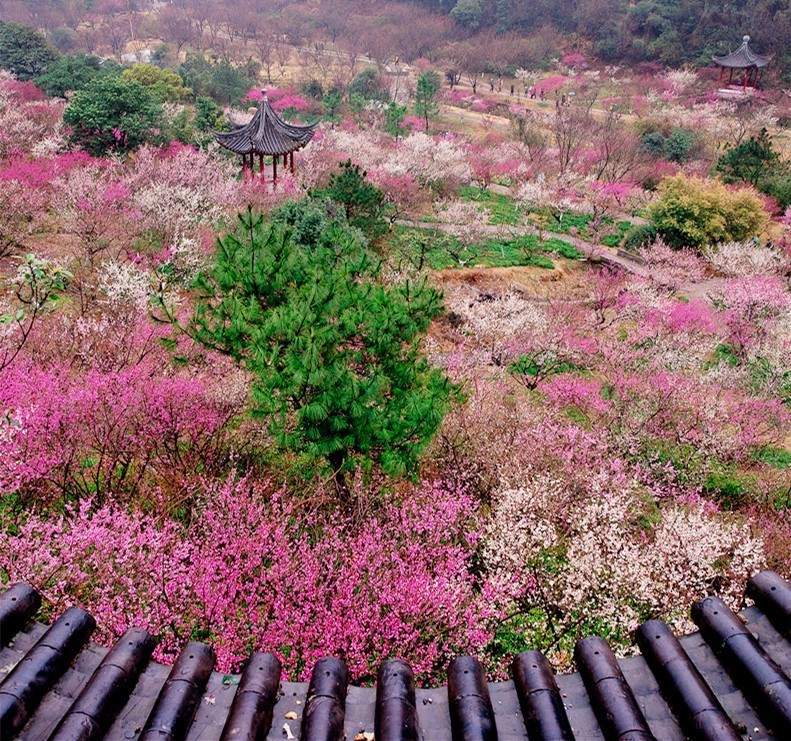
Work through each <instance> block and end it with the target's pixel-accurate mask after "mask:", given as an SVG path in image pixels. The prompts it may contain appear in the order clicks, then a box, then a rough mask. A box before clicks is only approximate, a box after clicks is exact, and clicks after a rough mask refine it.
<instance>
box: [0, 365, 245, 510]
mask: <svg viewBox="0 0 791 741" xmlns="http://www.w3.org/2000/svg"><path fill="white" fill-rule="evenodd" d="M229 406H230V408H229ZM229 406H226V405H225V404H223V403H221V402H218V401H216V400H215V399H214V398H213V397H211V396H210V395H209V394H208V392H207V387H206V384H205V383H204V382H203V381H201V380H198V379H194V378H179V377H168V376H164V375H162V373H161V371H158V372H157V370H155V366H154V364H153V363H151V362H143V363H140V364H139V365H137V366H132V367H127V368H124V369H122V370H120V371H99V370H89V371H87V372H86V373H84V374H81V375H78V374H74V373H71V372H70V371H69V368H68V367H66V366H55V367H53V368H50V369H45V368H41V367H36V366H34V365H32V364H29V365H27V366H26V365H24V364H21V363H20V364H15V365H12V366H9V367H8V368H6V369H5V370H3V371H2V373H0V414H1V415H2V416H0V491H2V492H3V493H4V494H13V493H17V494H19V495H20V496H23V497H24V496H25V495H32V494H35V495H36V496H37V500H38V501H39V502H44V501H47V499H48V498H49V497H50V496H53V495H58V494H66V495H74V494H77V495H99V496H100V498H103V497H104V496H105V495H108V494H109V493H110V491H111V490H113V491H114V492H115V493H120V492H121V491H127V492H136V491H139V490H141V489H145V488H146V484H147V482H149V481H158V482H160V483H163V482H169V483H173V484H174V485H176V486H178V484H179V480H180V478H182V477H184V478H188V477H189V476H190V475H191V474H192V473H193V472H194V470H195V468H196V467H198V466H200V467H205V466H210V465H211V463H212V461H213V460H216V457H217V455H218V452H219V447H220V445H221V443H222V441H223V439H224V429H225V425H226V423H227V422H228V419H229V417H230V416H232V415H233V414H234V413H235V412H237V411H238V410H237V409H234V408H233V406H232V405H229Z"/></svg>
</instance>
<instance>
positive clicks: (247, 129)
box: [212, 90, 318, 155]
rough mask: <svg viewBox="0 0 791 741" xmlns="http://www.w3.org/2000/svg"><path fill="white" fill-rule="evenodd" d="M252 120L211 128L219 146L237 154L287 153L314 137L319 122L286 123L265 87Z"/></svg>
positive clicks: (302, 145) (299, 147)
mask: <svg viewBox="0 0 791 741" xmlns="http://www.w3.org/2000/svg"><path fill="white" fill-rule="evenodd" d="M261 92H262V95H261V103H260V105H259V106H258V110H257V111H256V112H255V115H254V116H253V118H252V119H251V120H250V122H249V123H246V124H244V125H243V126H237V127H236V128H235V129H233V130H232V131H227V132H219V131H212V134H214V138H215V139H216V140H217V142H218V143H219V144H220V146H222V147H225V148H226V149H229V150H231V151H232V152H235V153H236V154H250V153H251V152H252V153H254V154H267V155H272V154H288V153H289V152H293V151H294V150H297V149H301V148H302V147H304V146H305V145H306V144H307V143H308V142H309V141H310V140H311V139H312V138H313V134H314V133H315V131H316V127H317V126H318V123H315V124H310V125H308V126H298V125H296V124H290V123H286V122H285V121H284V120H283V119H282V118H280V116H279V115H278V114H277V112H276V111H275V109H274V108H272V105H271V104H270V102H269V100H268V98H267V96H266V90H262V91H261Z"/></svg>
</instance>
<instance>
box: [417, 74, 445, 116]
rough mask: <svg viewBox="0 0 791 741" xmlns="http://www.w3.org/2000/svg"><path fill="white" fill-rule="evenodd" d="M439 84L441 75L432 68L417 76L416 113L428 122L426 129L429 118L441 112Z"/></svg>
mask: <svg viewBox="0 0 791 741" xmlns="http://www.w3.org/2000/svg"><path fill="white" fill-rule="evenodd" d="M439 86H440V76H439V75H438V74H437V73H436V72H433V71H431V70H429V71H427V72H424V73H423V74H422V75H420V77H418V78H417V89H416V91H415V113H416V114H417V115H418V116H420V118H422V119H423V120H424V121H425V122H426V131H428V124H429V119H430V118H431V117H432V116H436V115H437V113H439V105H437V93H439Z"/></svg>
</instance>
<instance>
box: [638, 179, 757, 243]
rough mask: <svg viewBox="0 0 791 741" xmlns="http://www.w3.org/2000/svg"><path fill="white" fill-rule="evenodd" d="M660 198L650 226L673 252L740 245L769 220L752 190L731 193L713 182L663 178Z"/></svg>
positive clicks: (654, 208)
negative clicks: (713, 245)
mask: <svg viewBox="0 0 791 741" xmlns="http://www.w3.org/2000/svg"><path fill="white" fill-rule="evenodd" d="M659 194H660V197H659V199H658V200H657V201H656V202H655V203H653V204H652V205H651V207H650V211H649V212H650V217H651V223H652V225H653V226H654V228H655V229H656V231H657V232H658V233H659V234H660V235H661V236H662V237H663V238H664V239H665V241H666V242H667V243H668V244H670V246H671V247H675V248H681V247H693V248H698V249H699V248H701V247H704V246H706V245H710V244H719V243H720V242H727V241H733V242H738V241H743V240H745V239H748V238H749V237H751V236H752V235H754V234H758V233H760V232H761V230H762V229H763V228H764V227H765V226H766V224H767V222H768V220H769V215H768V214H767V212H766V210H765V208H764V205H763V201H762V199H761V198H760V196H759V195H758V194H757V193H756V192H755V191H754V190H753V189H752V188H742V189H740V190H731V189H729V188H727V187H726V186H725V185H723V184H722V183H720V182H717V181H716V180H704V179H702V178H698V177H687V176H686V175H684V174H679V175H676V176H673V177H668V178H665V179H664V180H663V181H662V182H661V183H660V185H659Z"/></svg>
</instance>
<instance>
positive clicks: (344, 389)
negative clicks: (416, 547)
mask: <svg viewBox="0 0 791 741" xmlns="http://www.w3.org/2000/svg"><path fill="white" fill-rule="evenodd" d="M378 273H379V262H378V261H377V260H376V259H375V258H374V257H373V255H372V254H371V253H370V252H369V251H368V249H367V247H366V245H365V242H364V240H363V239H362V238H361V237H360V235H359V233H358V232H357V231H356V230H353V229H350V228H349V227H348V226H345V225H344V224H342V223H340V222H338V221H337V220H335V221H334V222H333V223H331V224H330V226H329V228H328V230H327V231H326V232H325V233H324V234H323V235H322V236H321V237H319V238H316V239H315V240H313V241H312V242H309V243H305V242H304V241H302V242H301V241H298V240H297V239H295V238H294V233H293V231H292V229H291V227H289V226H288V225H287V224H284V223H283V222H282V221H279V222H277V221H276V222H274V223H270V222H267V221H266V220H265V219H264V218H263V217H262V216H258V215H255V214H254V213H252V212H251V211H250V210H248V212H247V213H243V214H240V215H239V223H238V226H237V228H236V229H235V230H234V231H233V232H232V233H230V234H228V235H227V236H225V237H223V238H221V239H219V240H218V243H217V254H216V261H215V263H214V266H213V267H212V268H211V269H210V270H209V271H207V272H205V273H204V274H202V275H201V276H200V277H199V278H198V281H197V288H198V290H199V299H198V301H197V305H196V312H195V315H194V319H193V333H194V336H195V337H196V339H197V340H198V341H199V342H201V343H202V344H204V345H205V346H207V347H211V348H214V349H216V350H219V351H221V352H223V353H226V354H228V355H230V356H232V357H233V358H234V359H235V360H236V361H237V362H239V363H240V364H241V365H242V366H243V367H245V368H246V369H247V370H249V371H250V372H251V373H252V374H253V376H254V379H255V380H254V386H253V407H254V412H255V413H256V414H258V415H264V416H266V417H267V418H268V419H269V421H270V426H271V431H272V432H273V434H274V435H275V436H276V438H277V440H278V441H279V442H280V444H281V445H283V446H284V447H285V448H288V449H291V450H295V451H299V452H303V453H309V454H313V455H315V456H320V457H322V458H324V459H326V460H327V461H328V462H329V464H330V466H331V467H332V470H333V471H334V473H335V475H336V482H338V483H339V489H340V490H342V491H343V490H344V487H343V474H344V471H345V470H347V469H348V468H349V467H350V466H351V465H352V462H353V461H357V462H361V461H365V462H369V463H370V462H376V463H378V464H379V465H380V466H381V468H382V469H383V470H384V471H385V472H386V473H393V474H408V473H411V472H414V471H415V470H416V466H417V461H418V456H419V455H420V453H421V451H422V450H423V449H424V448H425V446H426V444H427V443H428V442H429V440H430V439H431V437H432V435H433V434H434V433H435V431H436V430H437V428H438V427H439V425H440V422H441V421H442V418H443V416H444V413H445V411H446V410H447V408H448V405H449V403H450V400H451V397H452V395H453V393H454V389H453V386H452V384H450V382H449V381H448V379H447V378H446V377H445V376H444V374H443V373H442V372H441V371H440V370H438V369H435V368H432V367H430V366H429V365H428V363H427V361H426V359H425V357H424V356H423V354H422V353H421V350H420V341H421V339H422V337H423V335H424V334H425V332H426V330H427V329H428V327H429V324H430V323H431V320H432V319H433V318H434V317H436V316H438V315H439V314H440V312H441V310H442V305H441V295H440V294H439V293H438V292H437V291H436V290H434V289H433V288H431V287H430V286H428V285H427V284H426V283H425V281H423V282H418V283H413V282H404V283H401V284H395V285H387V284H385V283H383V282H381V281H379V280H378Z"/></svg>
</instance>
